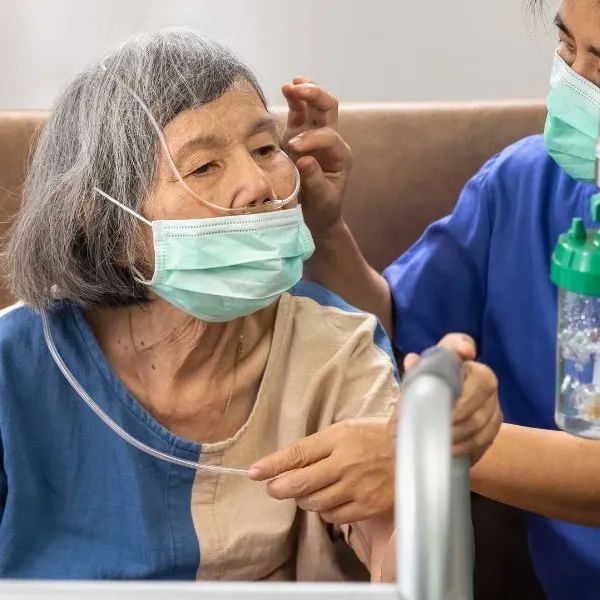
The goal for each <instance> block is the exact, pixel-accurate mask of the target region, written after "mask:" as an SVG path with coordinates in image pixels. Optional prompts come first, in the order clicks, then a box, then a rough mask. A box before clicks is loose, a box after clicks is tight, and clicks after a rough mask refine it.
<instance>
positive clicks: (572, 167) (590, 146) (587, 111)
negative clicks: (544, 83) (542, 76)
mask: <svg viewBox="0 0 600 600" xmlns="http://www.w3.org/2000/svg"><path fill="white" fill-rule="evenodd" d="M546 105H547V107H548V116H547V118H546V127H545V129H544V141H545V143H546V148H547V150H548V153H549V154H550V156H551V157H552V158H553V159H554V160H555V161H556V162H557V163H558V164H559V165H560V166H561V167H562V168H563V169H564V170H565V171H566V172H567V173H568V174H569V175H570V176H571V177H572V178H573V179H576V180H577V181H581V182H592V181H594V180H595V161H596V138H597V137H598V133H599V124H600V88H598V87H597V86H595V85H594V84H593V83H591V82H590V81H588V80H587V79H585V78H584V77H582V76H581V75H579V74H578V73H576V72H575V71H574V70H573V69H571V67H569V65H567V63H566V62H565V61H564V60H563V59H562V58H561V57H560V56H559V54H558V52H556V54H555V55H554V63H553V65H552V74H551V76H550V92H549V94H548V97H547V99H546Z"/></svg>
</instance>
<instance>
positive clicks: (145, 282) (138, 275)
mask: <svg viewBox="0 0 600 600" xmlns="http://www.w3.org/2000/svg"><path fill="white" fill-rule="evenodd" d="M93 190H94V191H95V192H96V193H97V194H100V195H101V196H103V197H104V198H106V199H107V200H109V201H110V202H112V203H113V204H116V205H117V206H118V207H120V208H122V209H123V210H124V211H125V212H127V213H129V214H130V215H132V216H134V217H135V218H136V219H139V220H140V221H142V223H146V225H148V226H149V227H152V221H149V220H148V219H146V217H142V215H140V214H138V213H136V212H135V210H133V209H131V208H129V207H128V206H125V205H124V204H123V203H122V202H119V201H118V200H116V199H115V198H113V197H112V196H109V195H108V194H107V193H106V192H103V191H102V190H101V189H100V188H98V187H95V188H93ZM131 271H132V272H133V277H134V279H135V280H136V281H137V282H138V283H142V284H143V285H152V284H153V283H154V276H153V277H152V279H150V280H148V279H144V276H143V275H142V274H141V273H140V271H139V270H138V269H137V268H136V267H135V266H133V265H132V266H131ZM154 271H155V272H156V269H154Z"/></svg>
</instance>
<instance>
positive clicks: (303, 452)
mask: <svg viewBox="0 0 600 600" xmlns="http://www.w3.org/2000/svg"><path fill="white" fill-rule="evenodd" d="M332 451H333V440H332V439H331V427H328V428H327V429H323V430H321V431H319V432H318V433H314V434H313V435H310V436H308V437H305V438H303V439H301V440H298V441H297V442H294V443H293V444H292V445H291V446H288V447H287V448H283V449H281V450H277V451H276V452H273V454H270V455H269V456H265V457H264V458H261V459H260V460H259V461H257V462H256V463H254V464H253V465H252V466H251V467H250V469H249V471H248V476H249V477H250V479H254V480H255V481H264V480H265V479H271V478H273V477H277V475H281V473H285V472H287V471H291V470H292V469H301V468H302V467H307V466H308V465H311V464H312V463H315V462H317V461H319V460H322V459H324V458H327V457H328V456H329V455H330V454H331V452H332Z"/></svg>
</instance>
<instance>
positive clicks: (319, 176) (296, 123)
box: [282, 77, 352, 239]
mask: <svg viewBox="0 0 600 600" xmlns="http://www.w3.org/2000/svg"><path fill="white" fill-rule="evenodd" d="M282 92H283V95H284V96H285V98H286V100H287V103H288V107H289V113H288V120H287V129H286V131H285V134H284V143H286V144H287V145H288V146H289V149H290V154H291V157H292V159H293V160H294V162H295V163H296V166H297V167H298V171H299V172H300V177H301V179H302V190H301V200H302V208H303V211H304V217H305V219H306V222H307V224H308V226H309V228H310V230H311V232H312V234H313V236H314V237H315V238H317V239H321V238H326V237H327V236H328V235H329V233H330V231H331V230H332V229H334V228H335V227H336V226H337V225H338V224H341V222H342V198H343V195H344V189H345V187H346V181H347V179H348V173H349V171H350V167H351V166H352V154H351V151H350V147H349V146H348V144H346V142H345V141H344V140H343V139H342V137H341V136H340V134H339V133H338V131H337V127H338V101H337V98H335V97H334V96H332V95H331V94H330V93H329V92H327V91H325V90H324V89H323V88H321V87H320V86H318V85H317V84H316V83H314V82H312V81H310V80H308V79H306V78H305V77H296V78H295V79H294V80H293V82H292V83H286V84H285V85H284V86H283V87H282Z"/></svg>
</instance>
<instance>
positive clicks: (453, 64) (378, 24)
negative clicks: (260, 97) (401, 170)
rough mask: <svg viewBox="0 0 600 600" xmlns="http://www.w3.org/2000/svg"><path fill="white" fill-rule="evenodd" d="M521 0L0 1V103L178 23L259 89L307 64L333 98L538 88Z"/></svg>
mask: <svg viewBox="0 0 600 600" xmlns="http://www.w3.org/2000/svg"><path fill="white" fill-rule="evenodd" d="M524 3H525V0H0V108H47V107H49V106H50V105H51V103H52V100H53V98H54V97H55V96H56V94H57V92H58V90H59V89H60V87H61V86H62V85H63V84H64V83H65V82H66V81H67V80H68V79H69V78H70V76H71V75H73V74H74V73H75V72H76V71H77V70H78V69H80V68H81V67H83V66H85V65H86V64H87V63H89V62H90V61H92V60H94V59H96V58H99V57H101V56H102V55H103V54H104V53H105V52H106V51H107V50H108V49H110V48H111V47H112V46H113V45H115V44H116V43H118V42H120V41H121V40H123V39H124V38H125V37H127V36H128V35H129V34H131V33H134V32H137V31H140V30H146V29H154V28H158V27H163V26H168V25H187V26H191V27H194V28H196V29H198V30H200V31H201V32H203V33H205V34H207V35H209V36H211V37H213V38H216V39H218V40H219V41H221V42H224V43H226V44H228V45H229V46H231V47H232V48H234V49H235V50H236V51H237V52H238V54H240V56H241V57H242V58H244V59H245V60H246V61H247V62H249V63H250V64H251V65H253V66H254V68H255V69H256V70H257V71H258V73H259V75H260V77H261V80H262V82H263V83H264V85H265V88H266V91H267V94H268V96H269V99H270V101H271V102H273V103H279V101H280V95H279V87H280V85H281V83H283V82H284V81H286V80H288V79H289V78H291V77H292V76H293V75H296V74H306V75H309V76H310V77H312V78H314V79H315V80H317V81H319V82H320V83H322V84H324V85H326V86H327V87H328V88H329V89H331V90H332V91H334V92H335V93H336V94H337V95H338V97H339V98H340V99H341V100H343V101H378V100H389V101H401V100H406V101H415V100H417V101H419V100H432V101H437V100H464V99H484V98H523V97H528V98H531V97H542V96H544V95H545V93H546V88H547V81H548V73H549V67H550V62H551V58H552V50H553V48H554V45H555V41H554V40H555V38H556V35H555V33H554V31H553V29H552V27H551V26H550V25H549V22H550V19H549V18H548V19H546V20H544V21H539V22H537V23H534V22H533V20H532V19H531V18H527V15H526V13H525V10H524Z"/></svg>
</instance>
